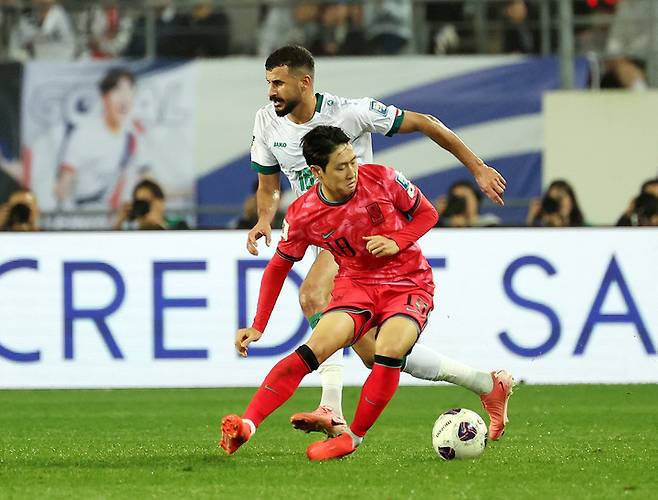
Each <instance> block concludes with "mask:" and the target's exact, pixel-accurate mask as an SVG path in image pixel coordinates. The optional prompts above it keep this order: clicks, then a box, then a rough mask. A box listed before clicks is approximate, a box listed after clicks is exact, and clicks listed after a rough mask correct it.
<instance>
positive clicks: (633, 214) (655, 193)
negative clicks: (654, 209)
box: [617, 177, 658, 226]
mask: <svg viewBox="0 0 658 500" xmlns="http://www.w3.org/2000/svg"><path fill="white" fill-rule="evenodd" d="M652 197H653V198H658V177H656V178H654V179H649V180H647V181H644V182H643V183H642V187H641V188H640V193H639V194H638V195H637V196H636V197H634V198H633V199H632V200H631V203H630V204H629V206H628V208H627V209H626V211H625V212H624V213H623V215H622V216H621V217H620V218H619V220H617V226H641V225H655V224H640V216H641V215H642V216H645V215H646V214H647V211H648V210H649V211H650V207H651V206H652V201H651V198H652ZM650 218H651V217H649V219H650Z"/></svg>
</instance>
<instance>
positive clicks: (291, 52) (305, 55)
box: [265, 45, 315, 76]
mask: <svg viewBox="0 0 658 500" xmlns="http://www.w3.org/2000/svg"><path fill="white" fill-rule="evenodd" d="M279 66H288V69H290V70H300V69H301V70H305V71H307V72H308V73H309V74H310V75H311V76H313V74H314V72H315V61H314V60H313V55H312V54H311V53H310V52H309V51H308V50H307V49H305V48H304V47H300V46H299V45H286V46H285V47H281V48H280V49H276V50H275V51H274V52H272V53H271V54H270V55H269V57H268V58H267V60H266V61H265V69H266V70H267V71H272V70H273V69H274V68H278V67H279Z"/></svg>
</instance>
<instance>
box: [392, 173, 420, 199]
mask: <svg viewBox="0 0 658 500" xmlns="http://www.w3.org/2000/svg"><path fill="white" fill-rule="evenodd" d="M395 182H397V183H398V184H399V185H400V186H402V187H403V188H404V190H405V191H406V192H407V194H408V195H409V198H411V199H413V198H414V196H416V186H414V185H413V184H412V183H411V182H410V181H409V179H407V178H406V177H405V176H404V174H403V173H402V172H398V171H397V170H396V175H395Z"/></svg>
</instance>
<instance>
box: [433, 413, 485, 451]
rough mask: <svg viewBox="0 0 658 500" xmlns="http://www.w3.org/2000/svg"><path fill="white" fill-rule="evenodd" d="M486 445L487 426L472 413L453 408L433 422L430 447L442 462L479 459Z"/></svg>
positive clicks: (478, 416)
mask: <svg viewBox="0 0 658 500" xmlns="http://www.w3.org/2000/svg"><path fill="white" fill-rule="evenodd" d="M486 445H487V426H486V424H485V423H484V420H482V418H480V415H478V414H477V413H475V412H474V411H471V410H466V409H465V408H454V409H452V410H448V411H447V412H445V413H442V414H441V416H439V418H437V419H436V422H434V428H433V429H432V446H433V447H434V451H436V453H437V454H438V455H439V456H440V457H441V458H442V459H443V460H452V459H454V458H476V457H479V456H480V455H482V452H483V451H484V447H485V446H486Z"/></svg>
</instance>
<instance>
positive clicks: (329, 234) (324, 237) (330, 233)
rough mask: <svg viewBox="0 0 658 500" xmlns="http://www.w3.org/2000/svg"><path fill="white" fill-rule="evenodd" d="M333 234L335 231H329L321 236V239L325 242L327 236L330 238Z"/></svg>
mask: <svg viewBox="0 0 658 500" xmlns="http://www.w3.org/2000/svg"><path fill="white" fill-rule="evenodd" d="M335 232H336V230H335V229H334V230H333V231H329V232H328V233H327V234H323V235H322V239H325V240H326V239H327V238H329V236H331V235H332V234H334V233H335Z"/></svg>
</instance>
